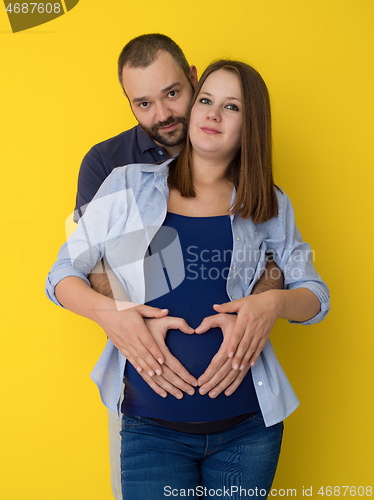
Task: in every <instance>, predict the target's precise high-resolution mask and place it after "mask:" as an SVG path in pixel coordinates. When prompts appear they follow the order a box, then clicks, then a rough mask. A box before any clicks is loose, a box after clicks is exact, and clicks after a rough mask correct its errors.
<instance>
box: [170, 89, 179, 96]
mask: <svg viewBox="0 0 374 500" xmlns="http://www.w3.org/2000/svg"><path fill="white" fill-rule="evenodd" d="M176 95H177V91H176V90H171V91H170V92H169V93H168V97H175V96H176Z"/></svg>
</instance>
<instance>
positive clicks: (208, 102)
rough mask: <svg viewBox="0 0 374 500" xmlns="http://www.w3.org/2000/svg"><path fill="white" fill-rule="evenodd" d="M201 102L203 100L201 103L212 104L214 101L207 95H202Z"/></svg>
mask: <svg viewBox="0 0 374 500" xmlns="http://www.w3.org/2000/svg"><path fill="white" fill-rule="evenodd" d="M199 102H201V104H211V103H212V101H211V100H210V99H207V98H206V97H202V98H201V99H200V100H199Z"/></svg>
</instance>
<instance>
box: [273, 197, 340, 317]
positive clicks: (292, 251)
mask: <svg viewBox="0 0 374 500" xmlns="http://www.w3.org/2000/svg"><path fill="white" fill-rule="evenodd" d="M278 202H279V214H278V217H277V218H276V219H274V222H275V221H276V222H275V223H274V225H273V227H272V230H271V231H270V237H269V239H268V240H267V241H266V246H267V249H268V251H270V252H272V254H273V256H274V260H275V262H276V264H277V265H278V266H279V267H280V269H281V270H282V271H283V274H284V286H285V288H286V289H289V290H292V289H296V288H308V289H309V290H311V291H312V292H313V293H314V294H315V295H316V296H317V298H318V299H319V301H320V303H321V309H320V311H319V312H318V314H316V316H314V317H313V318H311V319H309V320H307V321H303V322H297V321H290V322H291V323H299V324H303V325H312V324H314V323H318V322H319V321H322V319H323V318H324V317H325V316H326V315H327V313H328V311H329V309H330V293H329V289H328V287H327V286H326V284H325V283H324V282H323V280H322V278H321V276H320V275H319V274H318V273H317V271H316V269H315V267H314V264H313V258H314V252H313V250H312V249H311V247H310V245H309V244H308V243H306V242H305V241H303V240H302V236H301V233H300V231H299V230H298V228H297V226H296V222H295V216H294V210H293V207H292V204H291V202H290V200H289V198H288V196H287V195H286V194H285V193H278Z"/></svg>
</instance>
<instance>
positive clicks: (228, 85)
mask: <svg viewBox="0 0 374 500" xmlns="http://www.w3.org/2000/svg"><path fill="white" fill-rule="evenodd" d="M242 108H243V98H242V91H241V87H240V81H239V77H238V76H237V75H236V74H235V73H232V72H231V71H227V70H224V69H219V70H217V71H215V72H214V73H211V74H210V75H209V76H208V77H207V79H206V80H205V82H204V84H203V86H202V87H201V90H200V93H199V95H198V96H197V99H196V101H195V104H194V105H193V107H192V110H191V118H190V126H189V134H190V140H191V144H192V146H193V149H194V152H196V153H198V154H200V155H203V156H205V157H209V158H215V157H217V160H218V161H220V162H221V161H227V162H230V161H231V160H232V158H233V157H234V156H235V154H236V152H237V151H238V149H239V148H240V144H241V135H242V122H243V111H242Z"/></svg>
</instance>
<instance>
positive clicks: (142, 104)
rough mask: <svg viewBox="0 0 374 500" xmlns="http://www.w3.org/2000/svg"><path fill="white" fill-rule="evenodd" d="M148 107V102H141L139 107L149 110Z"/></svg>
mask: <svg viewBox="0 0 374 500" xmlns="http://www.w3.org/2000/svg"><path fill="white" fill-rule="evenodd" d="M148 106H149V102H147V101H144V102H141V103H140V104H139V107H140V108H143V109H144V108H148Z"/></svg>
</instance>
